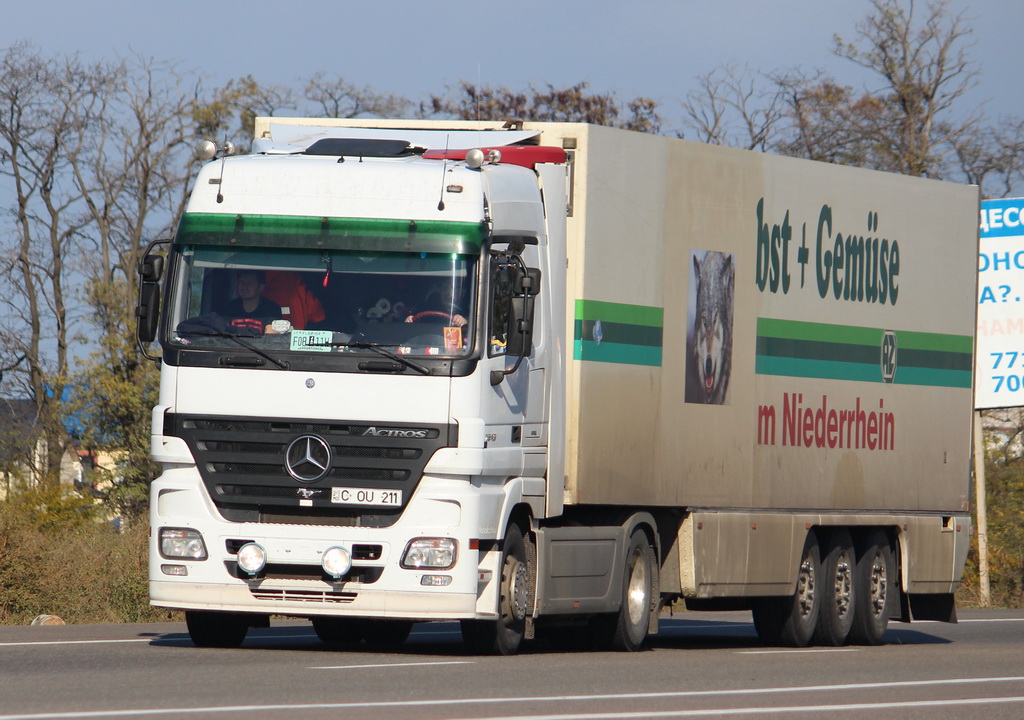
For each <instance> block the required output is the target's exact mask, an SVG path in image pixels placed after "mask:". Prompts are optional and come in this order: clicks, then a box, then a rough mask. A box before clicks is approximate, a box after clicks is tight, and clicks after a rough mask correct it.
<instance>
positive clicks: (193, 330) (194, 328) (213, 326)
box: [175, 315, 290, 370]
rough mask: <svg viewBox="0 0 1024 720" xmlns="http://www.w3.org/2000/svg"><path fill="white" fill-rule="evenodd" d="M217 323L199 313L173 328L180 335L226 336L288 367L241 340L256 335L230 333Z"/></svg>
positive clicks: (273, 361)
mask: <svg viewBox="0 0 1024 720" xmlns="http://www.w3.org/2000/svg"><path fill="white" fill-rule="evenodd" d="M218 325H223V320H217V319H214V318H209V317H205V316H203V315H200V316H199V317H196V318H191V319H189V320H185V321H183V322H181V323H178V327H177V329H176V330H175V332H177V333H178V334H180V335H203V336H205V337H220V338H228V339H230V340H234V341H235V342H236V343H238V344H239V345H241V346H242V347H244V348H245V349H246V350H248V351H249V352H253V353H256V354H257V355H259V356H260V357H261V358H263V359H264V360H269V361H270V362H272V363H274V365H277V367H279V368H280V369H282V370H287V369H288V368H289V367H290V366H289V365H288V363H287V362H285V361H284V360H278V359H277V358H276V357H274V356H273V355H271V354H270V353H267V352H264V351H263V350H261V349H260V348H258V347H256V346H254V345H250V344H249V343H247V342H245V341H244V340H242V337H256V335H248V334H247V335H244V336H243V335H240V334H237V333H231V332H228V331H227V330H225V329H223V328H222V327H218Z"/></svg>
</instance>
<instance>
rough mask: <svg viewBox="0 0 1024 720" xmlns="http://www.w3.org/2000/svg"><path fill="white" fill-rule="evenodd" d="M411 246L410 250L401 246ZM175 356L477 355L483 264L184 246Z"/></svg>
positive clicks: (173, 315)
mask: <svg viewBox="0 0 1024 720" xmlns="http://www.w3.org/2000/svg"><path fill="white" fill-rule="evenodd" d="M403 244H404V243H403ZM178 248H179V249H178V252H177V253H175V254H174V256H173V257H174V263H175V267H174V269H173V273H172V275H171V277H172V278H173V283H174V286H173V288H172V290H171V295H170V298H171V301H170V307H169V308H168V315H167V320H168V323H167V328H168V333H167V335H168V342H169V344H170V346H171V347H180V348H183V349H184V348H187V349H196V350H202V349H211V350H225V351H230V352H233V353H237V352H238V351H239V345H242V346H244V347H248V348H250V349H252V350H253V351H254V352H258V353H260V352H261V353H267V354H269V355H271V356H272V357H273V358H278V357H288V355H289V354H290V353H306V354H308V353H345V352H356V353H363V354H368V353H375V352H376V353H381V352H382V351H384V352H388V353H391V354H394V355H400V356H417V355H419V356H436V355H443V356H448V357H453V356H454V357H461V356H466V355H468V354H469V353H470V352H471V350H472V344H473V328H474V311H473V308H474V307H475V304H476V299H475V298H476V294H475V277H476V276H475V273H476V261H477V257H476V255H473V254H460V253H458V252H425V251H418V252H417V251H411V250H406V251H402V252H394V251H388V252H381V251H369V250H364V249H358V250H346V249H340V248H329V249H323V248H317V249H302V248H294V247H293V248H270V247H228V246H225V245H224V244H220V243H218V244H210V245H204V244H199V243H197V244H182V245H179V246H178Z"/></svg>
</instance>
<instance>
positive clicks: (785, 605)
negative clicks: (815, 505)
mask: <svg viewBox="0 0 1024 720" xmlns="http://www.w3.org/2000/svg"><path fill="white" fill-rule="evenodd" d="M820 575H821V555H820V552H819V549H818V539H817V537H815V535H814V533H813V532H810V533H808V534H807V540H805V541H804V549H803V552H802V553H800V565H799V568H798V570H797V579H796V592H794V593H793V594H792V595H789V596H787V597H779V598H761V599H760V600H758V601H757V602H756V603H755V604H754V608H753V609H754V628H755V629H756V630H757V634H758V637H760V638H761V641H762V642H764V643H766V644H770V645H776V644H778V645H788V646H791V647H806V646H807V644H808V643H810V642H811V638H812V637H813V636H814V630H815V628H816V627H817V624H818V614H819V613H820V612H821V599H820V597H819V595H818V580H819V577H820Z"/></svg>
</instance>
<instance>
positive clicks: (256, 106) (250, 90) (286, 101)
mask: <svg viewBox="0 0 1024 720" xmlns="http://www.w3.org/2000/svg"><path fill="white" fill-rule="evenodd" d="M295 108H296V102H295V95H294V93H293V92H292V90H291V89H290V88H287V87H281V86H279V85H260V84H259V83H258V82H257V81H256V79H255V78H254V77H253V76H252V75H246V76H245V77H242V78H237V79H234V80H229V81H228V82H227V83H226V84H225V85H224V86H223V87H220V88H217V89H215V90H214V91H213V94H212V97H211V98H210V99H206V98H205V97H204V96H203V88H202V86H201V85H200V86H197V87H196V90H195V95H194V97H193V103H192V120H193V123H194V133H195V136H196V137H197V138H205V139H208V140H214V141H221V140H231V141H232V142H234V143H235V145H236V146H238V147H239V148H240V149H245V148H247V147H248V146H249V144H250V142H251V141H252V134H253V125H254V121H255V119H256V117H257V116H259V115H276V114H280V113H281V112H282V111H284V110H289V109H290V110H292V111H293V112H294V110H295Z"/></svg>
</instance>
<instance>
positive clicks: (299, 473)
mask: <svg viewBox="0 0 1024 720" xmlns="http://www.w3.org/2000/svg"><path fill="white" fill-rule="evenodd" d="M284 466H285V469H286V470H287V471H288V474H289V475H291V476H292V477H293V478H295V479H296V480H298V481H299V482H305V483H311V482H316V481H317V480H319V479H320V478H322V477H323V476H324V475H326V474H327V473H328V471H329V470H330V469H331V446H330V445H328V444H327V441H326V440H324V439H323V438H322V437H319V436H317V435H300V436H299V437H297V438H295V439H294V440H292V441H291V443H289V445H288V449H287V450H285V451H284Z"/></svg>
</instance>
